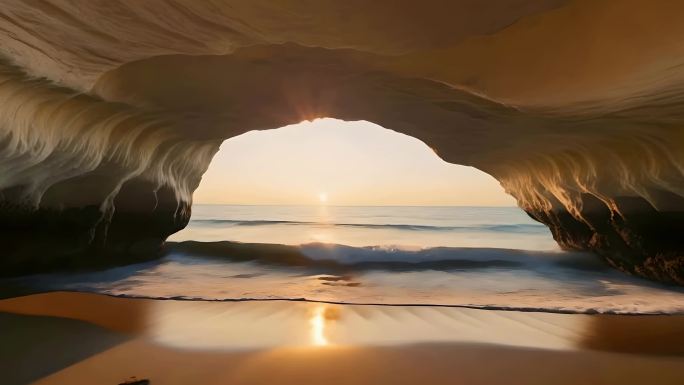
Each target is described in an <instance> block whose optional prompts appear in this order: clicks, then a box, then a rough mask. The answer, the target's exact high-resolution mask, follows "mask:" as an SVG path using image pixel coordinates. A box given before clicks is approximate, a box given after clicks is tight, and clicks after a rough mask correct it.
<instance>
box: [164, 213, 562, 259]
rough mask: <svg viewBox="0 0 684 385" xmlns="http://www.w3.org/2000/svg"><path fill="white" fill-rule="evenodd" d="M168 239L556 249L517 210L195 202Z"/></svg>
mask: <svg viewBox="0 0 684 385" xmlns="http://www.w3.org/2000/svg"><path fill="white" fill-rule="evenodd" d="M192 209H193V213H192V220H191V221H190V225H189V226H188V227H187V228H186V229H185V230H183V231H181V232H179V233H177V234H174V235H173V236H171V238H170V240H172V241H188V240H192V241H202V242H214V241H226V240H228V241H237V242H250V243H278V244H285V245H303V244H307V243H331V244H339V245H346V246H355V247H364V246H383V247H389V246H395V247H399V248H402V249H423V248H430V247H495V248H506V249H521V250H558V245H557V244H556V242H555V241H554V240H553V238H551V233H550V232H549V230H548V229H547V228H546V226H544V225H542V224H541V223H539V222H536V221H534V220H532V219H531V218H530V217H529V216H527V214H525V213H524V212H523V211H522V210H520V209H518V208H516V207H425V206H422V207H409V206H326V205H320V206H218V205H195V206H193V208H192Z"/></svg>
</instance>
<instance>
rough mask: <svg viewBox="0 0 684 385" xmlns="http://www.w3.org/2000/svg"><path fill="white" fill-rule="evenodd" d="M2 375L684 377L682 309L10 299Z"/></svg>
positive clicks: (286, 379) (594, 380) (67, 378)
mask: <svg viewBox="0 0 684 385" xmlns="http://www.w3.org/2000/svg"><path fill="white" fill-rule="evenodd" d="M0 312H2V313H0V339H1V340H2V341H3V344H0V357H1V358H2V359H1V360H0V372H1V373H3V379H2V381H0V382H2V383H3V384H7V385H11V384H25V383H36V384H65V385H66V384H70V385H71V384H118V383H120V382H122V381H123V380H125V379H126V378H128V377H130V376H137V377H138V378H148V379H150V380H151V383H152V384H155V385H156V384H274V383H278V384H309V383H311V384H313V383H318V384H320V383H325V384H379V383H396V384H414V383H420V384H499V383H501V384H504V383H505V384H577V383H591V384H644V383H657V384H680V383H682V379H683V378H684V371H683V368H684V316H615V315H573V314H549V313H533V312H505V311H484V310H473V309H459V308H439V307H414V306H362V305H344V306H342V305H329V304H320V303H308V302H287V301H267V302H205V301H174V300H148V299H125V298H114V297H109V296H103V295H96V294H85V293H66V292H54V293H45V294H35V295H29V296H25V297H17V298H11V299H5V300H1V301H0Z"/></svg>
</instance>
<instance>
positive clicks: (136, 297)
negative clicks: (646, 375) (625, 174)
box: [0, 289, 684, 317]
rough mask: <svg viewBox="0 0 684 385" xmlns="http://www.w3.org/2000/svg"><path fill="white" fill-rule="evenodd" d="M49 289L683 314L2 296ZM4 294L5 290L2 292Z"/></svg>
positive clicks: (569, 313) (653, 313) (601, 313)
mask: <svg viewBox="0 0 684 385" xmlns="http://www.w3.org/2000/svg"><path fill="white" fill-rule="evenodd" d="M48 293H81V294H93V295H101V296H107V297H112V298H122V299H132V300H153V301H185V302H211V303H241V302H295V303H296V302H304V303H312V304H327V305H340V306H381V307H385V306H386V307H434V308H454V309H469V310H482V311H502V312H521V313H542V314H567V315H606V316H627V317H639V316H652V317H660V316H673V317H678V316H684V312H665V311H663V312H620V311H610V310H609V311H599V310H595V309H587V310H585V311H581V310H572V309H550V308H539V307H515V306H484V305H483V306H480V305H461V304H439V303H410V302H409V303H383V302H377V303H374V302H345V301H326V300H317V299H308V298H304V297H301V298H248V297H247V298H203V297H187V296H172V297H155V296H144V295H129V294H111V293H101V292H96V291H88V290H77V289H70V290H63V289H56V290H45V291H31V290H29V291H26V292H21V291H20V292H18V293H16V294H14V293H13V294H12V295H11V296H0V301H2V300H4V299H11V298H21V297H28V296H32V295H37V294H48ZM0 294H2V293H0Z"/></svg>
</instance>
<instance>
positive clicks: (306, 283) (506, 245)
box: [18, 205, 684, 313]
mask: <svg viewBox="0 0 684 385" xmlns="http://www.w3.org/2000/svg"><path fill="white" fill-rule="evenodd" d="M164 253H165V255H164V257H163V258H161V259H158V260H155V261H152V262H147V263H142V264H136V265H130V266H124V267H118V268H114V269H109V270H106V271H99V272H88V273H77V274H49V275H39V276H32V277H24V278H20V279H19V280H18V281H20V282H21V283H22V284H24V285H27V286H30V287H34V288H37V289H40V290H57V289H60V290H64V289H66V290H81V291H91V292H99V293H106V294H112V295H121V296H131V297H148V298H176V299H187V300H310V301H324V302H334V303H359V304H411V305H428V304H430V305H448V306H468V307H475V308H494V309H524V310H539V311H553V312H602V313H682V312H684V291H682V289H680V288H675V287H670V286H666V285H662V284H658V283H654V282H650V281H647V280H644V279H640V278H637V277H632V276H629V275H627V274H625V273H622V272H619V271H616V270H615V269H613V268H611V267H609V266H607V265H606V264H605V263H604V262H603V261H602V260H601V259H600V258H599V257H597V256H596V255H594V254H591V253H580V252H568V251H563V250H561V249H560V248H559V247H558V245H557V244H556V243H555V241H554V240H553V238H552V236H551V234H550V232H549V230H548V229H547V228H546V227H545V226H543V225H542V224H540V223H538V222H535V221H534V220H532V219H531V218H530V217H528V216H527V215H526V214H525V213H524V212H522V211H521V210H520V209H518V208H515V207H403V206H402V207H387V206H382V207H338V206H327V205H319V206H227V205H195V206H193V214H192V218H191V221H190V223H189V225H188V226H187V228H186V229H184V230H183V231H181V232H179V233H177V234H174V235H173V236H171V237H170V239H169V242H168V243H167V245H166V246H165V251H164Z"/></svg>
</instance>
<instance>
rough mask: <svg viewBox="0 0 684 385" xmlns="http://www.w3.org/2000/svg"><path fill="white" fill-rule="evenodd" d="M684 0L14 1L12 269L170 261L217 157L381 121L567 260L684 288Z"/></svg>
mask: <svg viewBox="0 0 684 385" xmlns="http://www.w3.org/2000/svg"><path fill="white" fill-rule="evenodd" d="M683 12H684V4H680V3H679V2H674V1H667V0H656V1H648V2H646V1H639V0H623V1H618V0H615V1H610V0H601V1H593V0H592V1H590V0H574V1H560V0H555V1H552V0H498V1H491V2H482V1H475V0H460V1H441V0H428V1H423V2H413V1H405V2H404V1H399V2H397V1H390V0H383V1H373V2H367V1H361V0H358V1H346V2H339V1H333V0H329V1H317V2H301V1H294V0H291V1H285V0H283V1H277V0H270V1H267V0H256V1H249V2H244V1H228V0H223V1H216V2H196V1H190V0H187V1H170V0H169V1H145V2H139V1H123V0H119V1H104V0H97V1H88V2H77V1H67V0H52V1H50V2H24V1H19V0H16V1H13V0H10V1H7V2H5V4H3V7H2V9H0V42H2V44H1V45H0V56H2V61H1V62H0V170H2V173H1V175H0V194H1V195H0V227H1V230H2V235H0V238H1V240H2V241H3V244H4V245H5V246H6V247H5V251H6V252H5V255H4V256H3V257H2V262H0V264H1V265H2V266H3V268H2V273H3V274H19V273H27V272H32V271H38V270H44V269H51V268H57V267H63V268H64V267H71V266H74V267H77V266H82V265H86V266H87V265H91V264H102V263H119V262H126V261H130V260H138V259H140V258H149V257H153V256H154V255H156V252H157V251H158V249H159V248H160V247H161V245H162V243H163V241H164V239H165V238H166V237H167V236H168V235H170V234H172V233H173V232H175V231H178V230H179V229H181V228H183V227H184V226H185V225H186V224H187V221H188V218H189V213H190V206H191V203H192V192H193V190H194V189H195V188H196V187H197V185H198V184H199V182H200V180H201V175H202V173H203V172H204V171H205V170H206V168H207V167H208V164H209V162H210V161H211V157H212V156H213V154H214V153H215V152H216V151H217V150H218V147H219V145H220V143H221V142H222V141H223V140H225V139H227V138H230V137H233V136H236V135H239V134H242V133H244V132H247V131H250V130H254V129H273V128H278V127H282V126H284V125H287V124H291V123H296V122H298V121H301V120H304V119H313V118H317V117H334V118H339V119H345V120H368V121H372V122H374V123H377V124H380V125H382V126H384V127H386V128H389V129H392V130H396V131H398V132H401V133H404V134H407V135H411V136H414V137H416V138H418V139H420V140H422V141H424V142H425V143H426V144H428V145H429V146H430V147H431V148H433V149H434V150H435V152H436V153H437V154H438V155H439V156H440V157H442V158H443V159H444V160H446V161H448V162H452V163H457V164H463V165H469V166H474V167H477V168H479V169H481V170H483V171H485V172H487V173H490V174H491V175H493V176H494V177H496V178H497V179H498V180H499V181H500V182H501V184H502V185H503V186H504V188H505V189H506V191H507V192H508V193H510V194H511V195H513V196H514V197H515V198H516V199H517V201H518V204H519V206H520V207H521V208H523V209H524V210H525V211H527V212H528V213H529V214H530V216H532V217H533V218H535V219H537V220H538V221H540V222H542V223H545V224H546V225H548V226H549V227H550V228H551V231H552V233H553V235H554V237H555V239H556V240H557V241H558V242H559V244H561V245H562V246H563V247H566V248H570V249H580V250H593V251H596V252H597V253H598V254H599V255H601V256H602V257H604V258H605V259H606V260H608V261H609V262H610V263H611V264H612V265H614V266H615V267H617V268H619V269H622V270H624V271H626V272H630V273H633V274H638V275H641V276H644V277H648V278H651V279H656V280H660V281H665V282H676V283H679V284H683V283H684V255H683V254H682V253H683V252H684V238H682V237H681V236H680V234H682V233H683V232H682V230H684V217H683V215H684V214H683V213H684V198H683V197H684V179H683V174H682V172H683V170H684V159H683V157H684V131H683V130H682V124H683V123H684V24H682V23H681V20H680V16H679V15H681V14H682V13H683Z"/></svg>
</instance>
